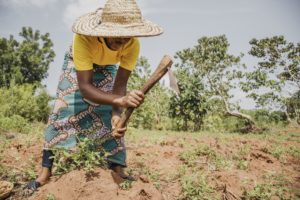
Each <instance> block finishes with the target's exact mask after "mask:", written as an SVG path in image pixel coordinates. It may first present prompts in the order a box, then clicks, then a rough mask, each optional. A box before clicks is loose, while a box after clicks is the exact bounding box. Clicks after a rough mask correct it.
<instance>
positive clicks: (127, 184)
mask: <svg viewBox="0 0 300 200" xmlns="http://www.w3.org/2000/svg"><path fill="white" fill-rule="evenodd" d="M119 187H120V189H121V190H129V189H130V188H131V187H132V181H129V180H125V181H124V182H122V183H120V184H119Z"/></svg>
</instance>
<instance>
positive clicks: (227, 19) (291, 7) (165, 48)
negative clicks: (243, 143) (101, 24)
mask: <svg viewBox="0 0 300 200" xmlns="http://www.w3.org/2000/svg"><path fill="white" fill-rule="evenodd" d="M137 3H138V5H139V6H140V8H141V10H142V13H143V15H144V17H145V18H146V19H149V20H151V21H153V22H155V23H157V24H160V25H161V26H162V27H163V28H164V30H165V32H164V34H163V35H161V36H158V37H153V38H142V39H141V54H140V55H143V56H145V57H147V58H148V59H149V61H150V64H151V66H152V67H153V68H155V67H156V66H157V64H158V62H159V61H160V59H161V58H162V57H163V55H165V54H169V55H171V56H173V55H174V54H175V52H176V51H179V50H181V49H183V48H187V47H192V46H194V45H195V44H196V42H197V39H198V38H200V37H202V36H216V35H221V34H225V35H226V36H227V38H228V40H229V42H230V44H231V46H230V52H231V53H233V54H236V55H237V54H239V53H240V52H243V53H247V52H248V51H249V48H250V47H249V40H250V39H252V38H254V37H255V38H263V37H267V36H273V35H284V36H285V37H286V39H287V40H289V41H292V42H300V0H185V1H183V0H137ZM103 4H104V0H0V24H1V25H2V28H1V30H0V36H2V37H7V36H8V35H9V34H13V35H17V34H18V33H19V32H20V30H21V27H22V26H31V27H33V28H34V29H39V30H40V31H41V32H42V33H45V32H49V33H50V37H51V39H52V41H53V42H54V50H55V53H56V58H55V61H54V62H53V63H52V64H51V65H50V68H49V77H48V78H47V79H46V80H45V81H44V83H45V84H46V85H47V89H48V91H49V92H50V93H51V94H54V93H55V90H56V87H57V84H58V77H59V74H60V69H61V66H62V63H63V55H64V52H65V51H66V50H67V49H68V46H69V45H70V44H71V41H72V34H73V33H72V32H71V29H70V27H71V25H72V23H73V21H74V20H75V19H76V17H78V16H80V15H82V14H84V13H87V12H90V11H94V10H95V9H96V8H97V7H101V6H103ZM243 62H244V63H246V64H247V65H248V66H252V65H253V64H254V62H253V60H251V58H250V57H249V56H245V58H244V59H243ZM242 98H244V94H242V93H241V92H239V91H236V92H235V100H239V99H242ZM242 107H245V108H247V107H253V104H249V103H248V101H244V102H242Z"/></svg>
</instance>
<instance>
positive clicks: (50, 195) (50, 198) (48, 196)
mask: <svg viewBox="0 0 300 200" xmlns="http://www.w3.org/2000/svg"><path fill="white" fill-rule="evenodd" d="M46 200H55V196H54V195H53V194H51V193H49V194H47V196H46Z"/></svg>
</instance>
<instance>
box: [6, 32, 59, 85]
mask: <svg viewBox="0 0 300 200" xmlns="http://www.w3.org/2000/svg"><path fill="white" fill-rule="evenodd" d="M19 35H20V36H21V38H22V39H23V40H22V41H21V42H18V41H17V40H15V39H14V37H13V36H12V35H11V36H10V37H9V38H8V39H6V38H0V74H1V75H0V86H10V85H11V83H12V82H13V83H16V84H22V83H40V82H41V81H42V80H43V79H44V78H46V77H47V76H48V74H47V70H48V67H49V64H50V63H51V62H52V61H53V59H54V56H55V53H54V51H53V49H52V47H53V43H52V41H51V40H50V38H49V33H46V34H44V35H43V34H40V32H39V31H38V30H37V31H33V30H32V28H31V27H27V28H26V27H23V28H22V31H21V32H20V34H19Z"/></svg>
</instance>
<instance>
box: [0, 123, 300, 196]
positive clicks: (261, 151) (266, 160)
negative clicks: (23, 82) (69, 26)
mask: <svg viewBox="0 0 300 200" xmlns="http://www.w3.org/2000/svg"><path fill="white" fill-rule="evenodd" d="M290 133H292V134H291V136H290V135H288V134H290ZM151 134H154V133H151ZM155 134H160V133H155ZM285 135H287V137H286V138H285V139H284V140H277V139H276V138H275V137H274V138H273V137H268V138H267V139H264V140H262V139H261V138H260V139H258V138H255V137H254V138H251V137H246V136H245V137H244V136H238V137H232V138H231V136H230V135H228V136H226V137H224V138H221V139H220V138H218V137H215V136H209V135H203V136H202V135H200V136H199V137H197V138H195V137H194V136H190V135H188V134H186V135H184V136H180V138H178V136H175V135H172V134H166V135H164V137H162V138H159V137H157V138H159V139H154V140H152V141H150V140H147V139H132V138H130V137H129V138H128V141H127V144H128V148H127V149H128V166H129V169H130V170H131V171H132V173H133V174H134V175H135V177H138V181H136V182H133V184H132V186H131V188H130V189H128V190H124V189H121V188H120V187H119V186H118V184H117V183H116V182H118V180H116V178H115V176H114V174H113V173H112V172H111V171H110V170H104V169H97V170H96V171H95V172H94V173H93V174H92V175H91V176H87V174H86V173H85V172H84V171H82V170H75V171H72V172H70V173H68V174H65V175H63V176H61V177H52V179H51V181H50V182H49V183H48V184H46V185H45V186H43V187H41V188H40V189H39V191H38V192H36V193H35V194H34V195H33V196H31V197H30V198H26V197H25V195H24V193H23V190H22V186H23V185H24V184H25V183H26V182H27V181H28V176H25V175H24V174H26V170H27V169H29V168H30V167H32V166H35V167H33V169H34V170H35V172H38V171H39V170H40V162H41V144H42V141H37V142H35V143H33V144H25V143H24V142H22V141H21V140H17V139H16V138H13V139H11V143H9V144H7V145H6V146H5V148H4V149H3V148H2V150H0V155H1V157H0V158H1V165H2V166H4V167H5V168H6V169H9V170H8V171H10V172H11V171H15V176H14V180H13V182H14V184H15V187H14V190H13V193H12V194H11V195H10V197H8V198H7V199H30V200H35V199H36V200H42V199H43V200H44V199H47V198H49V195H53V196H54V197H55V199H56V200H59V199H63V200H69V199H70V200H71V199H72V200H75V199H78V200H92V199H122V200H123V199H124V200H125V199H134V200H135V199H141V200H144V199H145V200H146V199H153V200H156V199H170V200H171V199H172V200H173V199H178V198H180V197H182V196H181V195H182V186H181V181H182V176H180V175H178V170H179V168H180V167H181V166H184V165H185V163H184V161H183V160H182V159H181V158H180V154H181V153H182V152H185V151H188V150H191V149H193V148H196V147H199V146H200V147H201V146H208V147H209V148H210V149H212V150H214V151H215V152H217V154H219V155H221V156H222V157H224V158H225V160H226V161H231V162H232V165H231V167H229V168H228V169H227V168H225V167H224V168H220V169H216V168H214V167H212V166H211V163H209V161H208V158H207V157H205V156H202V157H199V158H197V160H196V162H195V166H194V168H193V169H192V168H188V169H191V170H192V171H194V172H195V171H201V172H205V173H206V174H207V175H208V180H209V185H211V186H212V187H213V188H214V189H215V190H216V191H217V192H218V193H219V195H220V196H222V195H223V193H224V188H225V187H226V191H227V192H229V193H231V194H233V195H235V196H236V197H237V198H238V199H240V198H242V197H243V192H244V191H250V190H252V189H253V188H254V186H255V185H256V184H257V183H267V182H266V181H267V179H266V176H270V175H271V176H272V177H273V176H274V177H275V178H274V177H273V178H271V179H268V180H269V181H272V183H273V181H274V187H275V185H276V184H277V183H278V178H280V177H281V178H282V179H283V180H284V181H283V182H282V181H281V182H280V183H281V184H284V185H282V186H280V187H285V188H288V189H289V190H290V191H291V192H290V195H291V196H292V199H297V198H300V191H299V188H300V159H299V155H296V156H295V155H293V154H288V153H285V154H282V155H281V156H280V158H279V157H274V156H275V155H276V154H274V152H270V151H267V150H266V149H268V148H269V147H270V146H272V145H275V147H276V146H278V147H282V148H286V149H287V148H290V147H292V148H295V149H296V150H298V152H299V149H300V148H299V147H300V144H299V139H300V130H299V129H292V130H285V131H281V132H279V133H278V134H277V136H278V137H279V136H282V137H285ZM144 138H147V136H145V137H144ZM247 148H248V149H247ZM243 149H245V150H244V153H242V154H241V153H240V152H243ZM237 156H239V157H238V159H236V157H237ZM239 161H245V162H246V163H247V167H246V169H241V168H239V167H237V166H238V164H237V163H238V162H239ZM10 172H8V174H9V173H10ZM0 175H1V174H0ZM2 177H3V179H5V180H8V181H12V180H11V179H12V178H11V177H10V176H9V175H7V176H3V175H2ZM272 199H280V198H278V197H274V198H272Z"/></svg>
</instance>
